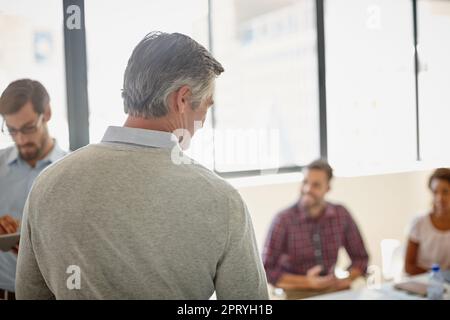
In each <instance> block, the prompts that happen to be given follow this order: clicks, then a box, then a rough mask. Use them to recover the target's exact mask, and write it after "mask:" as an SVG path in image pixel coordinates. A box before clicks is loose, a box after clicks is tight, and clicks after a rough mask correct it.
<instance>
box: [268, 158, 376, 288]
mask: <svg viewBox="0 0 450 320" xmlns="http://www.w3.org/2000/svg"><path fill="white" fill-rule="evenodd" d="M304 175H305V178H304V181H303V183H302V186H301V196H300V199H299V201H298V202H297V203H295V204H294V205H292V206H291V207H289V208H287V209H285V210H283V211H281V212H280V213H279V214H277V215H276V217H275V219H274V220H273V222H272V225H271V228H270V231H269V235H268V237H267V240H266V244H265V247H264V252H263V262H264V267H265V269H266V273H267V278H268V281H269V283H271V284H272V285H273V286H275V287H278V288H283V289H285V290H288V291H289V290H306V291H311V290H314V291H322V292H323V291H335V290H342V289H347V288H349V287H350V284H351V282H352V281H353V280H354V279H356V278H357V277H359V276H361V275H363V274H364V273H365V272H366V269H367V262H368V259H369V257H368V254H367V251H366V249H365V247H364V242H363V239H362V237H361V234H360V232H359V230H358V227H357V226H356V224H355V222H354V220H353V219H352V217H351V215H350V213H349V212H348V211H347V209H345V208H344V207H343V206H341V205H336V204H332V203H329V202H327V201H325V195H326V194H327V192H328V191H329V190H330V180H331V179H332V177H333V170H332V168H331V167H330V165H329V164H328V163H327V162H325V161H323V160H316V161H314V162H312V163H311V164H310V165H308V166H307V167H306V168H305V170H304ZM341 247H344V248H345V249H346V251H347V253H348V255H349V257H350V259H351V266H350V268H349V276H348V278H346V279H337V278H336V277H335V276H334V266H335V264H336V260H337V256H338V251H339V248H341Z"/></svg>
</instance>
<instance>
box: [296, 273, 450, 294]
mask: <svg viewBox="0 0 450 320" xmlns="http://www.w3.org/2000/svg"><path fill="white" fill-rule="evenodd" d="M427 279H428V275H426V274H425V275H419V276H414V277H409V278H406V279H404V280H403V281H406V280H414V281H417V282H423V283H427V281H428V280H427ZM394 284H395V283H394V282H388V283H384V284H382V285H381V286H380V287H379V288H370V289H369V288H362V289H357V290H352V289H350V290H344V291H339V292H333V293H328V294H323V295H319V296H315V297H311V298H307V299H305V300H426V298H424V297H420V296H417V295H412V294H409V293H407V292H405V291H400V290H397V289H395V288H394ZM446 287H447V294H446V295H445V296H444V299H446V300H448V299H450V286H449V285H448V284H446Z"/></svg>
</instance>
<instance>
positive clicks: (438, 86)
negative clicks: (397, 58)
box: [417, 1, 450, 166]
mask: <svg viewBox="0 0 450 320" xmlns="http://www.w3.org/2000/svg"><path fill="white" fill-rule="evenodd" d="M417 11H418V17H417V20H418V54H419V65H420V68H419V120H420V122H419V123H420V146H421V154H422V159H423V160H424V161H425V162H432V163H433V164H434V165H436V166H448V164H449V162H450V149H449V148H448V141H447V140H448V137H449V119H450V90H449V84H450V60H449V57H450V42H449V41H448V39H449V38H450V3H449V2H448V1H418V6H417Z"/></svg>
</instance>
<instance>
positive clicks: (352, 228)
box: [341, 207, 369, 274]
mask: <svg viewBox="0 0 450 320" xmlns="http://www.w3.org/2000/svg"><path fill="white" fill-rule="evenodd" d="M341 208H342V209H343V210H344V211H345V217H346V220H347V222H346V229H345V233H344V234H345V239H344V247H345V250H346V251H347V253H348V255H349V257H350V259H351V261H352V264H351V266H350V268H358V269H359V270H361V272H362V273H363V274H364V273H366V271H367V264H368V262H369V255H368V253H367V251H366V248H365V246H364V241H363V239H362V237H361V233H360V232H359V229H358V226H357V225H356V223H355V221H354V220H353V218H352V216H351V215H350V213H349V212H348V211H347V210H346V209H345V208H343V207H341Z"/></svg>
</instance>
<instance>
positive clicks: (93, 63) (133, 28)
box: [85, 0, 208, 143]
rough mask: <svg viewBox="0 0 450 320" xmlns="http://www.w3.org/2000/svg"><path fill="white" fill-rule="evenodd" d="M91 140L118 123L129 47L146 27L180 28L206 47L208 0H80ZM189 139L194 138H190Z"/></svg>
mask: <svg viewBox="0 0 450 320" xmlns="http://www.w3.org/2000/svg"><path fill="white" fill-rule="evenodd" d="M85 12H86V42H87V44H86V46H87V61H88V85H89V87H88V92H89V110H90V118H89V124H90V130H89V131H90V141H91V142H92V143H97V142H99V141H100V140H101V138H102V137H103V134H104V133H105V130H106V128H107V127H108V126H110V125H118V126H121V125H123V123H124V121H125V119H126V114H125V113H124V111H123V101H122V98H121V89H122V87H123V74H124V72H125V68H126V65H127V62H128V59H129V57H130V55H131V53H132V51H133V49H134V47H135V46H136V45H137V44H138V43H139V41H141V40H142V39H143V38H144V36H145V35H146V34H147V33H149V32H151V31H156V30H158V31H164V32H180V33H184V34H186V35H188V36H190V37H192V38H193V39H195V40H196V41H198V42H199V43H201V44H202V45H203V46H205V47H206V48H207V47H208V3H207V1H202V0H195V1H190V3H189V6H186V5H184V4H183V3H181V2H180V1H175V0H170V1H168V0H158V1H147V0H133V1H122V0H120V1H119V0H113V1H111V0H107V1H106V0H95V1H85ZM193 143H194V142H193Z"/></svg>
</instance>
